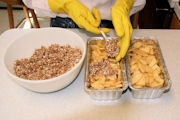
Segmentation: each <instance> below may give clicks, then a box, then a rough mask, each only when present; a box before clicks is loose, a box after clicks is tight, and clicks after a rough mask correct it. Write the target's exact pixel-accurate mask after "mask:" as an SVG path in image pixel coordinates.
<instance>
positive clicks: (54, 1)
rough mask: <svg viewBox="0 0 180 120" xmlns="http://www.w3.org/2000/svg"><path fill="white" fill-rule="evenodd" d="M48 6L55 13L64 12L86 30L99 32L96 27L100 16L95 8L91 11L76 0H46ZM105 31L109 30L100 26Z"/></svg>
mask: <svg viewBox="0 0 180 120" xmlns="http://www.w3.org/2000/svg"><path fill="white" fill-rule="evenodd" d="M48 5H49V8H50V9H51V10H52V11H53V12H56V13H66V14H68V15H69V16H70V17H71V19H72V20H73V21H74V22H75V23H76V24H77V25H78V26H79V27H80V28H85V29H86V30H87V31H90V32H93V33H96V34H100V31H99V29H98V27H99V25H100V22H101V17H100V13H99V11H98V10H97V9H96V8H93V10H92V13H91V12H90V11H89V9H88V8H87V7H86V6H84V5H83V4H82V3H80V2H79V1H78V0H48ZM102 30H103V31H104V32H105V33H107V32H109V31H110V30H109V29H107V28H102Z"/></svg>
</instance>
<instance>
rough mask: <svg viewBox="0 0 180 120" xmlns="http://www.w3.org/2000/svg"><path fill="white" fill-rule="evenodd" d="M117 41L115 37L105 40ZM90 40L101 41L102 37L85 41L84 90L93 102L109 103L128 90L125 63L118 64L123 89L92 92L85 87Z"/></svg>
mask: <svg viewBox="0 0 180 120" xmlns="http://www.w3.org/2000/svg"><path fill="white" fill-rule="evenodd" d="M112 38H114V39H117V38H116V37H108V38H107V39H108V40H109V39H112ZM92 40H103V37H91V38H89V39H88V41H87V54H86V55H87V57H86V68H85V79H84V89H85V91H86V92H87V93H88V94H89V95H90V97H91V98H92V99H94V100H104V101H111V100H116V99H119V98H120V96H121V95H122V93H123V92H124V91H125V90H126V89H127V88H128V81H127V76H126V67H125V61H124V60H122V61H121V62H120V65H121V68H122V75H123V79H124V87H123V88H122V89H102V90H92V89H90V88H88V87H87V80H88V73H89V68H88V66H89V62H90V47H89V43H90V42H91V41H92Z"/></svg>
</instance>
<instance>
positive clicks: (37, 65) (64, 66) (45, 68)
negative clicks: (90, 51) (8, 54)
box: [14, 44, 82, 80]
mask: <svg viewBox="0 0 180 120" xmlns="http://www.w3.org/2000/svg"><path fill="white" fill-rule="evenodd" d="M81 57H82V51H81V50H80V49H79V48H72V47H71V46H70V45H64V46H60V45H59V44H52V45H51V46H49V47H44V46H41V48H40V49H35V51H34V53H33V55H32V56H31V57H30V58H22V59H19V60H16V61H15V62H14V72H15V74H16V75H17V76H18V77H20V78H23V79H28V80H45V79H50V78H54V77H57V76H60V75H62V74H64V73H66V72H67V71H69V70H71V69H72V67H73V66H75V64H77V63H78V62H79V61H80V59H81Z"/></svg>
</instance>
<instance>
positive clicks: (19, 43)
mask: <svg viewBox="0 0 180 120" xmlns="http://www.w3.org/2000/svg"><path fill="white" fill-rule="evenodd" d="M55 43H57V44H60V45H66V44H68V45H70V46H72V47H78V48H79V49H81V51H82V58H81V59H80V61H79V63H77V64H76V65H75V66H74V67H73V68H72V69H71V70H70V71H68V72H66V73H64V74H62V75H60V76H58V77H55V78H51V79H47V80H26V79H22V78H19V77H17V76H16V75H15V74H14V70H13V63H14V61H15V60H17V59H21V58H27V57H30V56H31V55H32V54H33V52H34V50H35V49H37V48H40V47H41V46H46V47H47V46H50V45H51V44H55ZM85 54H86V43H85V41H84V40H83V39H82V38H81V37H80V36H79V35H77V34H76V33H74V32H72V31H69V30H67V29H62V28H41V29H35V30H33V31H30V32H27V33H26V34H23V35H22V36H20V37H19V38H18V39H15V40H14V41H13V42H12V43H10V45H9V47H8V48H7V50H6V51H5V53H4V58H3V60H4V67H5V70H6V71H7V73H8V74H9V75H10V76H11V78H12V79H13V80H14V81H15V82H16V83H18V84H19V85H21V86H22V87H24V88H27V89H29V90H31V91H35V92H43V93H46V92H54V91H57V90H60V89H62V88H64V87H66V86H67V85H69V84H70V83H71V82H72V81H73V80H74V79H75V78H76V76H77V75H78V73H79V72H80V69H81V66H82V64H83V60H84V58H85Z"/></svg>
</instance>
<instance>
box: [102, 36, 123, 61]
mask: <svg viewBox="0 0 180 120" xmlns="http://www.w3.org/2000/svg"><path fill="white" fill-rule="evenodd" d="M105 48H106V52H107V56H108V57H111V58H113V57H116V56H118V54H119V51H120V47H119V45H118V44H117V40H115V39H111V40H109V41H106V44H105Z"/></svg>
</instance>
